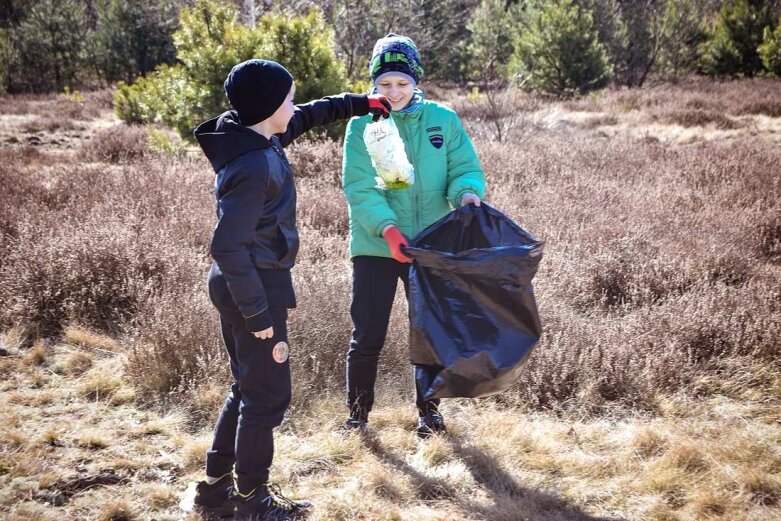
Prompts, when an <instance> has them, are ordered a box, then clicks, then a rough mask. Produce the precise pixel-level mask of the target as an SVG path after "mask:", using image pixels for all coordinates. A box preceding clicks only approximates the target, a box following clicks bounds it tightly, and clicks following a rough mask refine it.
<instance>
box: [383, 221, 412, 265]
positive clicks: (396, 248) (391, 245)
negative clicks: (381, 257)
mask: <svg viewBox="0 0 781 521" xmlns="http://www.w3.org/2000/svg"><path fill="white" fill-rule="evenodd" d="M382 237H383V238H384V239H385V242H387V243H388V249H389V250H390V254H391V257H393V258H394V259H395V260H397V261H398V262H412V259H411V258H410V257H407V256H406V255H404V253H403V252H402V251H401V247H402V246H409V241H408V240H407V238H406V237H405V236H404V234H403V233H401V230H399V229H398V228H396V227H395V226H393V225H389V226H387V227H386V228H385V230H384V231H383V232H382Z"/></svg>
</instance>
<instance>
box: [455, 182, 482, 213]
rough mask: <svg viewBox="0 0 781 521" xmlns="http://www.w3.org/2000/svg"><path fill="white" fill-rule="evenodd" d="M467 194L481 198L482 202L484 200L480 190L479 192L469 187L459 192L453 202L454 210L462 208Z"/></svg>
mask: <svg viewBox="0 0 781 521" xmlns="http://www.w3.org/2000/svg"><path fill="white" fill-rule="evenodd" d="M466 194H473V195H476V196H477V197H479V198H480V199H481V200H482V199H483V197H482V196H481V195H480V191H479V190H477V189H476V188H475V187H472V186H467V187H464V188H462V189H461V190H459V191H458V192H457V193H456V196H455V197H454V198H453V201H452V202H453V207H454V208H458V207H459V206H461V199H463V198H464V196H465V195H466Z"/></svg>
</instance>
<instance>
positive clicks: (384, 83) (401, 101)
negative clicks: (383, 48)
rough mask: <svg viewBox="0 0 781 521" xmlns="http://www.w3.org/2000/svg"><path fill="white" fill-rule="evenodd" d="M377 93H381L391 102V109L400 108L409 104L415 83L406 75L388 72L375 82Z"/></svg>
mask: <svg viewBox="0 0 781 521" xmlns="http://www.w3.org/2000/svg"><path fill="white" fill-rule="evenodd" d="M376 86H377V93H378V94H382V95H383V96H385V97H386V98H388V101H390V103H391V107H393V110H402V109H404V108H405V107H406V106H407V105H409V102H410V100H412V96H413V94H414V92H415V84H414V83H412V82H411V81H410V80H409V78H407V77H406V76H401V75H399V76H396V75H394V74H388V75H386V76H383V77H382V78H381V79H380V81H378V82H377V83H376Z"/></svg>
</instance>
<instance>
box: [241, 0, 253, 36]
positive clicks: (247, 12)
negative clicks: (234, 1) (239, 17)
mask: <svg viewBox="0 0 781 521" xmlns="http://www.w3.org/2000/svg"><path fill="white" fill-rule="evenodd" d="M244 23H245V24H246V25H247V26H248V27H252V28H253V29H254V28H255V0H244Z"/></svg>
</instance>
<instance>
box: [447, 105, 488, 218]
mask: <svg viewBox="0 0 781 521" xmlns="http://www.w3.org/2000/svg"><path fill="white" fill-rule="evenodd" d="M467 193H473V194H475V195H477V196H478V197H479V198H480V199H483V198H484V197H485V174H483V169H482V168H481V167H480V160H479V159H478V158H477V153H476V152H475V147H474V146H473V145H472V140H470V139H469V136H468V135H467V133H466V130H464V127H463V125H461V120H459V119H458V116H457V115H455V114H453V119H452V120H451V137H450V139H448V143H447V198H448V200H449V201H450V204H452V205H453V207H454V208H458V206H459V205H460V204H461V198H462V197H463V196H464V194H467Z"/></svg>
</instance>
